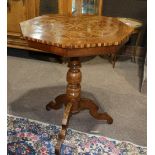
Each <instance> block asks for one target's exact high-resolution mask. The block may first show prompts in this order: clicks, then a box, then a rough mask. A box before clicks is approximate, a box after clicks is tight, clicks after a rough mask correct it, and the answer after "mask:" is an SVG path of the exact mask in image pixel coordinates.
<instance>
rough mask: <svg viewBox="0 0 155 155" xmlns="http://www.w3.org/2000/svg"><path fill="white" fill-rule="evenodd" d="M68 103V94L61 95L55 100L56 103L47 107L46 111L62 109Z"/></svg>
mask: <svg viewBox="0 0 155 155" xmlns="http://www.w3.org/2000/svg"><path fill="white" fill-rule="evenodd" d="M66 103H67V97H66V94H62V95H59V96H57V97H56V98H55V102H53V101H51V102H50V103H48V104H47V105H46V110H47V111H49V110H51V109H55V110H57V109H60V108H61V107H62V105H63V104H66Z"/></svg>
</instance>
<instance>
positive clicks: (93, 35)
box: [20, 14, 133, 56]
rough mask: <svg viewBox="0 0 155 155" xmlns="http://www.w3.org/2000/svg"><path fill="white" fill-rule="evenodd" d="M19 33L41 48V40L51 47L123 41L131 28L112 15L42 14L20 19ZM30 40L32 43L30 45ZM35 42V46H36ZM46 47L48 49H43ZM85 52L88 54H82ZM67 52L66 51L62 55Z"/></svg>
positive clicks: (77, 47) (102, 44)
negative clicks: (21, 20)
mask: <svg viewBox="0 0 155 155" xmlns="http://www.w3.org/2000/svg"><path fill="white" fill-rule="evenodd" d="M20 26H21V31H22V34H23V37H24V38H25V39H26V40H28V42H29V43H30V46H33V45H34V46H33V47H35V48H38V49H41V50H42V46H43V45H41V44H44V45H47V47H49V48H51V52H52V51H53V50H55V52H53V53H55V54H58V55H62V56H65V54H60V53H59V52H57V50H58V49H59V50H60V48H61V49H64V50H67V49H68V50H72V49H83V48H85V49H86V48H91V47H92V48H99V47H100V48H101V47H104V49H105V47H110V46H119V45H121V44H124V43H125V42H126V41H127V40H128V38H129V36H130V35H131V33H132V32H133V28H131V27H128V26H127V25H125V24H123V23H122V22H120V21H119V20H117V19H116V18H112V17H104V16H90V15H89V16H62V15H54V14H53V15H52V14H51V15H43V16H39V17H36V18H33V19H30V20H27V21H24V22H22V23H20ZM32 44H33V45H32ZM37 44H38V46H37ZM44 50H48V51H49V49H45V48H44ZM86 55H89V54H86ZM66 56H67V55H66Z"/></svg>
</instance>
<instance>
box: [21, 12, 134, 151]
mask: <svg viewBox="0 0 155 155" xmlns="http://www.w3.org/2000/svg"><path fill="white" fill-rule="evenodd" d="M20 26H21V31H22V34H23V38H25V39H26V40H27V41H28V44H29V46H30V47H32V48H36V49H40V50H43V51H46V52H51V53H54V54H56V55H59V56H63V57H68V58H70V60H69V62H68V67H69V70H68V72H67V82H68V84H67V88H66V93H65V94H61V95H59V96H58V97H56V98H55V102H53V101H51V102H50V103H49V104H47V106H46V109H47V110H51V109H59V108H61V107H62V106H63V105H64V106H65V111H64V116H63V119H62V129H61V131H60V134H59V136H58V138H59V141H58V142H59V143H58V144H57V147H56V149H57V151H58V153H59V147H60V144H61V142H63V140H64V139H65V135H66V129H67V126H68V122H69V117H70V116H71V115H72V114H76V113H79V112H80V111H81V110H84V109H88V110H89V113H90V115H91V116H93V117H94V118H96V119H98V120H104V121H107V123H108V124H111V123H112V122H113V119H112V117H111V116H110V115H109V114H107V113H106V112H103V113H99V112H98V109H99V108H98V106H97V105H96V104H95V103H94V102H93V101H92V100H90V99H86V98H82V97H81V96H80V95H81V85H80V82H81V79H82V75H81V71H80V67H81V63H80V59H79V58H80V57H84V56H92V55H102V54H108V53H110V54H116V53H117V52H118V51H119V49H120V48H121V47H122V46H123V45H124V44H125V43H126V41H127V40H128V39H129V36H130V35H131V34H132V32H133V29H132V28H131V27H128V26H127V25H125V24H123V23H122V22H120V21H118V20H117V19H116V18H112V17H104V16H62V15H43V16H40V17H36V18H33V19H30V20H27V21H24V22H22V23H20Z"/></svg>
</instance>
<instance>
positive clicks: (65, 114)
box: [55, 102, 72, 155]
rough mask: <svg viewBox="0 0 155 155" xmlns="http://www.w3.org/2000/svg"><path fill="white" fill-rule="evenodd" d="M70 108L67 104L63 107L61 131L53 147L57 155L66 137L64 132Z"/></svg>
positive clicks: (70, 105) (69, 104)
mask: <svg viewBox="0 0 155 155" xmlns="http://www.w3.org/2000/svg"><path fill="white" fill-rule="evenodd" d="M71 108H72V103H71V102H69V103H68V104H66V106H65V111H64V116H63V119H62V128H61V131H60V133H59V135H58V142H57V144H56V146H55V151H56V154H57V155H60V153H61V152H60V149H61V144H62V143H63V142H64V140H65V136H66V131H67V127H68V123H69V118H70V116H71Z"/></svg>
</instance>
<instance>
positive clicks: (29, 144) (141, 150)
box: [7, 115, 147, 155]
mask: <svg viewBox="0 0 155 155" xmlns="http://www.w3.org/2000/svg"><path fill="white" fill-rule="evenodd" d="M7 124H8V126H7V130H8V131H7V137H8V153H7V154H8V155H55V148H54V146H55V145H56V142H57V135H58V133H59V131H60V127H59V126H56V125H53V124H45V123H41V122H38V121H34V120H30V119H27V118H22V117H15V116H11V115H8V122H7ZM146 154H147V149H146V147H142V146H138V145H135V144H133V143H130V142H125V141H118V140H114V139H110V138H107V137H104V136H98V135H92V134H87V133H83V132H79V131H76V130H72V129H70V128H69V129H68V130H67V135H66V139H65V142H64V144H62V146H61V155H146Z"/></svg>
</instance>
